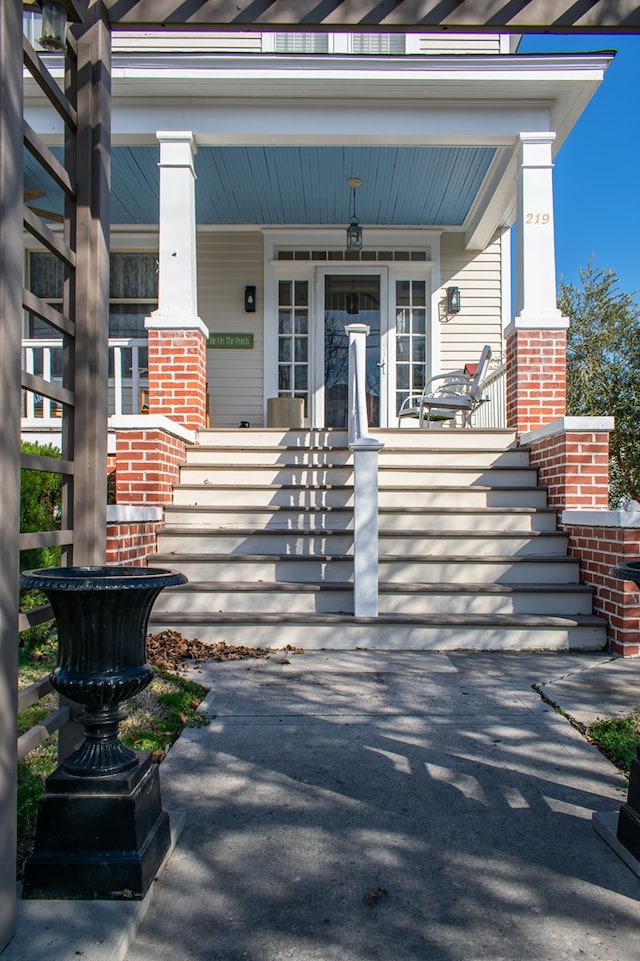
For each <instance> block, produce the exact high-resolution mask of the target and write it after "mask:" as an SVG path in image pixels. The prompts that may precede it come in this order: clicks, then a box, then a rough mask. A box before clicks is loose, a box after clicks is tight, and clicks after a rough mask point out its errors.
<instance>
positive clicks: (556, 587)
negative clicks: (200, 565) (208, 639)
mask: <svg viewBox="0 0 640 961" xmlns="http://www.w3.org/2000/svg"><path fill="white" fill-rule="evenodd" d="M379 588H380V591H381V592H392V593H394V594H397V593H400V594H425V593H427V594H428V593H431V594H434V593H435V594H516V593H519V592H526V593H531V594H537V593H548V592H555V591H561V592H563V593H580V594H589V593H590V592H591V588H590V587H589V585H588V584H558V583H557V582H554V583H550V584H549V583H543V582H538V583H536V584H532V583H530V582H529V581H527V582H526V583H522V584H517V583H516V584H449V583H442V584H433V583H429V582H424V583H415V582H413V583H410V584H397V583H395V582H394V581H381V582H380V584H379ZM171 590H172V593H189V592H191V591H195V592H203V593H206V592H208V591H221V590H223V591H224V592H233V591H237V592H242V593H250V592H252V591H256V592H264V593H269V592H283V593H286V592H289V591H302V592H304V593H315V592H318V591H352V590H353V584H352V583H351V581H317V582H312V581H189V582H188V583H187V584H181V585H179V586H177V587H173V588H171Z"/></svg>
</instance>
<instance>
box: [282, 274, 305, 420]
mask: <svg viewBox="0 0 640 961" xmlns="http://www.w3.org/2000/svg"><path fill="white" fill-rule="evenodd" d="M308 334H309V282H308V281H307V280H296V281H292V280H281V281H280V282H279V284H278V395H279V396H280V397H302V399H303V400H304V407H305V416H307V407H308V396H309V349H308V344H309V337H308Z"/></svg>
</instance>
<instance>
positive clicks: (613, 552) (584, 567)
mask: <svg viewBox="0 0 640 961" xmlns="http://www.w3.org/2000/svg"><path fill="white" fill-rule="evenodd" d="M607 513H610V512H607ZM563 527H564V530H565V531H566V532H567V534H568V535H569V550H570V552H571V554H573V555H574V556H575V557H577V558H578V559H579V561H580V571H581V576H582V580H583V581H584V582H585V583H586V584H590V585H591V587H593V590H594V600H593V613H594V614H597V615H599V616H601V617H604V618H605V619H606V620H607V621H608V622H609V628H608V632H607V633H608V639H609V646H610V648H611V650H612V652H613V653H614V654H621V655H623V656H627V657H629V656H633V655H638V654H640V588H638V587H637V586H636V584H634V583H632V582H631V581H622V580H618V579H617V578H615V577H612V576H611V573H610V572H611V568H612V567H614V566H615V565H617V564H620V563H621V562H623V561H625V560H630V559H632V558H635V559H637V558H638V557H640V529H639V528H625V527H619V526H616V527H600V526H594V525H586V524H571V523H568V522H566V521H565V523H564V525H563Z"/></svg>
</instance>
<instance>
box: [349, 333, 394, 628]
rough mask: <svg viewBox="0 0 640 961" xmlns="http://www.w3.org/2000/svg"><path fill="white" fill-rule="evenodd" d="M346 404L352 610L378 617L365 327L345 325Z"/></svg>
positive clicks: (374, 456)
mask: <svg viewBox="0 0 640 961" xmlns="http://www.w3.org/2000/svg"><path fill="white" fill-rule="evenodd" d="M345 331H346V333H347V335H348V337H349V402H348V408H347V436H348V440H349V448H350V449H351V450H352V451H353V475H354V476H353V551H354V557H353V568H354V571H353V579H354V582H353V610H354V614H355V615H356V617H377V616H378V454H379V453H380V451H381V450H382V448H383V447H384V444H382V443H381V442H380V441H378V440H376V438H375V437H371V436H370V434H369V422H368V417H367V397H366V341H367V335H368V333H369V328H368V327H367V325H366V324H347V326H346V327H345Z"/></svg>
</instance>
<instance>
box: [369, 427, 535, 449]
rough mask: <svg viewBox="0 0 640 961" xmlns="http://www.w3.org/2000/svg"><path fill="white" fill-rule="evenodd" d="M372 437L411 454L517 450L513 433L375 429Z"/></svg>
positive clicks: (499, 431) (500, 431)
mask: <svg viewBox="0 0 640 961" xmlns="http://www.w3.org/2000/svg"><path fill="white" fill-rule="evenodd" d="M371 435H372V437H375V438H377V439H378V440H380V441H382V443H383V444H384V445H385V448H387V447H396V448H397V447H406V448H408V449H409V450H428V449H433V448H436V449H453V450H459V451H473V450H495V451H505V450H507V449H508V448H514V447H516V446H517V444H516V434H515V431H513V430H478V429H476V428H474V429H473V430H407V429H406V428H404V427H403V428H400V429H398V428H382V429H377V428H374V429H373V430H371Z"/></svg>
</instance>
